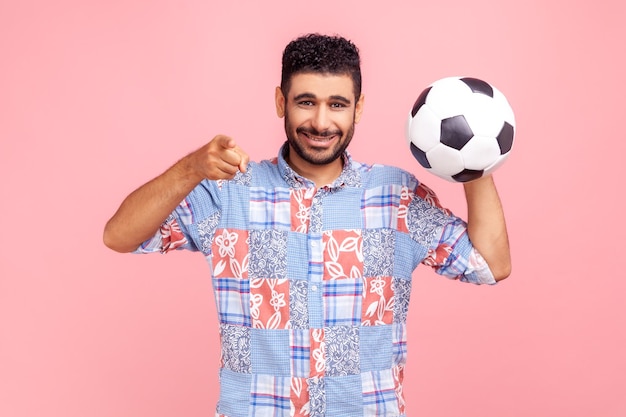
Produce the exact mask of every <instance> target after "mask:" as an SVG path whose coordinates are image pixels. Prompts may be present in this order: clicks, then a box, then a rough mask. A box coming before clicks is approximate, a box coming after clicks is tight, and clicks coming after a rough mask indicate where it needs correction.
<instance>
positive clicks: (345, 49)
mask: <svg viewBox="0 0 626 417" xmlns="http://www.w3.org/2000/svg"><path fill="white" fill-rule="evenodd" d="M299 73H321V74H333V75H349V76H350V77H351V78H352V82H353V84H354V95H355V97H356V98H357V99H358V98H359V97H360V96H361V59H360V57H359V50H358V48H357V47H356V46H355V45H354V44H353V43H352V42H351V41H349V40H347V39H345V38H343V37H341V36H328V35H320V34H318V33H310V34H308V35H303V36H300V37H299V38H296V39H294V40H292V41H291V42H290V43H289V44H287V46H286V47H285V50H284V51H283V61H282V76H281V80H280V88H281V90H282V91H283V94H284V95H285V96H287V93H288V92H289V88H290V87H291V77H292V76H293V75H295V74H299Z"/></svg>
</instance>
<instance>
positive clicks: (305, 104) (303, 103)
mask: <svg viewBox="0 0 626 417" xmlns="http://www.w3.org/2000/svg"><path fill="white" fill-rule="evenodd" d="M298 104H299V105H300V106H312V105H313V102H312V101H310V100H304V101H299V102H298Z"/></svg>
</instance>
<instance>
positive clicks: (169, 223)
mask: <svg viewBox="0 0 626 417" xmlns="http://www.w3.org/2000/svg"><path fill="white" fill-rule="evenodd" d="M192 222H193V213H192V211H191V206H190V204H189V201H188V200H187V199H185V200H183V201H182V202H181V203H180V204H179V205H178V207H177V208H176V209H175V210H174V211H173V212H172V213H171V214H170V215H169V216H168V217H167V219H165V221H164V222H163V223H162V224H161V226H160V227H159V229H158V230H157V231H156V232H155V234H154V235H153V236H152V237H151V238H149V239H148V240H146V241H145V242H143V243H142V244H141V245H140V246H139V247H138V248H137V249H136V250H135V251H134V252H133V253H137V254H145V253H156V252H160V253H168V252H170V251H173V250H181V249H187V250H193V251H195V250H197V249H196V247H195V246H194V245H193V241H192V239H191V238H190V235H189V232H188V230H189V227H190V226H191V224H192Z"/></svg>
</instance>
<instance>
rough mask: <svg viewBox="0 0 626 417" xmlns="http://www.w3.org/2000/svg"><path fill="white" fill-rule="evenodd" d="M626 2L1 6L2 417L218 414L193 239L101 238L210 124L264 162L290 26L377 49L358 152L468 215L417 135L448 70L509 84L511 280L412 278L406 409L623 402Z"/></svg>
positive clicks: (69, 2) (623, 411)
mask: <svg viewBox="0 0 626 417" xmlns="http://www.w3.org/2000/svg"><path fill="white" fill-rule="evenodd" d="M625 20H626V9H625V6H624V3H623V2H622V1H620V0H612V1H611V0H608V1H607V0H605V1H593V2H591V1H588V2H572V1H565V0H559V1H550V0H548V1H546V0H524V1H506V0H504V1H487V0H476V1H471V2H468V1H462V0H446V1H429V2H426V1H415V0H413V1H391V2H384V3H381V2H364V1H337V0H316V1H313V2H300V1H291V2H278V1H259V2H253V1H249V2H248V1H230V2H227V1H220V2H217V1H194V0H189V1H182V0H181V1H174V0H171V1H166V0H151V1H147V0H144V1H127V0H125V1H122V0H111V1H99V2H97V1H91V2H89V1H78V0H58V1H43V0H22V1H19V2H18V1H15V2H13V1H8V0H3V1H2V3H1V4H0V57H1V60H2V61H1V65H0V139H1V142H0V178H1V180H0V195H1V196H2V197H1V198H2V204H1V206H0V210H1V211H0V214H1V219H2V228H1V229H2V237H1V238H0V257H1V261H0V416H3V417H35V416H37V417H41V416H46V417H57V416H58V417H78V416H81V417H83V416H90V417H112V416H119V417H126V416H133V417H135V416H137V417H139V416H151V417H160V416H186V417H194V416H212V415H213V414H212V413H213V410H214V405H215V401H216V396H217V391H216V388H215V387H216V383H217V374H216V372H217V362H218V356H219V352H218V348H217V339H216V337H217V327H216V318H215V306H214V303H213V296H212V294H211V291H210V280H209V277H208V268H207V266H206V265H205V261H204V259H203V258H202V257H201V256H200V255H197V254H190V253H176V254H171V255H167V256H160V255H153V256H132V255H120V254H116V253H114V252H111V251H109V250H107V249H106V248H105V247H104V246H103V245H102V243H101V234H102V228H103V225H104V223H105V221H106V220H107V219H108V218H109V217H110V215H111V214H112V213H113V211H114V210H115V209H116V208H117V206H118V204H119V203H120V201H121V200H122V198H123V197H124V196H126V195H127V194H128V193H129V192H130V191H132V190H133V189H134V188H135V187H137V186H139V185H140V184H141V183H143V182H145V181H147V180H149V179H150V178H152V177H154V176H155V175H157V174H159V173H160V172H161V171H163V170H164V169H166V168H167V167H168V166H169V165H170V164H172V163H173V162H174V161H175V160H176V159H178V158H179V157H181V156H183V155H184V154H185V153H187V152H189V151H192V150H194V149H195V148H197V147H199V146H200V145H202V144H203V143H204V142H205V141H207V140H209V139H210V138H212V137H213V136H214V135H215V134H217V133H226V134H229V135H232V136H233V137H235V138H236V139H237V140H238V141H239V142H240V144H241V145H242V146H244V147H245V148H246V149H247V150H248V152H249V153H250V154H251V156H252V157H253V158H254V159H257V160H258V159H262V158H265V157H271V156H274V155H275V154H276V149H277V147H278V146H279V145H280V144H281V143H282V141H283V132H282V120H280V119H278V118H276V116H275V113H274V107H273V97H274V87H275V86H276V85H277V84H278V81H279V70H280V65H279V61H280V54H281V52H282V48H283V47H284V45H285V44H286V42H288V41H289V40H291V39H292V38H293V37H295V36H297V35H299V34H302V33H305V32H309V31H320V32H326V33H341V34H343V35H345V36H347V37H349V38H351V39H353V40H354V41H355V42H356V43H357V45H359V46H360V48H361V51H362V58H363V73H364V93H365V95H366V104H365V112H364V115H363V119H362V122H361V123H360V124H359V125H358V126H357V131H356V136H355V140H354V142H353V145H352V147H351V150H352V153H353V155H354V156H355V158H357V159H360V160H363V161H366V162H374V161H376V162H384V163H392V164H395V165H399V166H402V167H405V168H408V169H410V170H412V171H414V172H416V173H418V175H419V176H420V177H421V178H422V179H423V180H424V181H425V182H426V183H427V184H428V185H430V186H431V187H432V188H434V189H435V190H436V191H437V192H438V194H439V196H440V198H441V199H442V200H443V201H444V202H445V203H446V205H447V206H448V207H450V208H451V209H453V210H454V211H456V212H457V213H459V214H464V202H463V197H462V189H461V187H460V186H458V185H455V184H449V183H445V182H444V181H443V180H440V179H438V178H436V177H434V176H431V175H430V174H428V173H426V172H423V171H421V168H420V167H419V166H418V165H417V162H416V161H415V160H414V159H413V158H412V156H411V155H410V152H409V151H408V149H407V147H406V145H405V140H404V133H403V128H404V120H405V116H406V114H407V112H408V111H409V109H410V108H411V106H412V104H413V101H414V100H415V98H416V97H417V95H418V94H419V92H421V90H422V89H423V88H424V87H425V86H426V85H427V84H429V83H431V82H432V81H434V80H436V79H439V78H442V77H444V76H450V75H471V76H475V77H478V78H483V79H485V80H487V81H490V82H492V83H493V84H494V85H495V86H496V87H498V88H499V89H500V90H501V91H502V92H503V93H504V94H505V95H506V96H507V97H508V98H509V101H510V102H511V104H512V106H513V108H514V110H515V113H516V117H517V123H518V131H517V132H518V133H517V138H516V144H515V148H514V151H513V154H512V156H511V157H510V158H509V160H508V161H507V163H506V164H505V165H504V166H503V167H502V168H500V170H499V171H498V172H497V173H496V181H497V183H498V185H499V189H500V193H501V197H502V200H503V203H504V205H505V209H506V213H507V221H508V225H509V229H510V237H511V245H512V250H513V261H514V268H513V274H512V276H511V277H510V278H509V279H508V280H506V281H504V282H503V283H502V284H500V285H498V286H496V287H489V288H487V287H482V288H481V287H475V286H471V285H463V284H460V283H457V282H451V281H447V280H445V279H442V278H439V277H437V276H435V275H434V274H432V273H431V272H430V271H427V270H425V269H424V270H418V272H416V274H415V285H414V290H413V299H412V311H411V312H410V314H409V322H410V328H411V333H410V340H409V363H408V377H407V381H406V389H407V396H408V401H409V407H410V410H411V417H417V416H429V417H457V416H458V417H461V416H463V417H474V416H475V417H492V416H493V417H496V416H497V417H518V416H519V417H522V416H534V417H541V416H550V417H560V416H564V417H578V416H580V417H582V416H585V417H587V416H594V417H598V416H602V417H622V416H624V415H626V395H625V394H624V392H625V390H626V354H625V353H624V352H625V350H626V303H625V294H626V283H625V279H624V277H625V275H626V274H625V273H624V271H623V270H622V266H623V265H622V261H623V260H624V259H623V258H622V256H623V249H622V246H623V245H622V243H621V241H622V239H623V236H624V233H625V232H626V229H625V227H624V221H623V220H619V217H620V216H623V214H624V209H625V208H626V207H625V205H624V203H623V201H622V198H621V196H620V194H621V193H622V190H623V181H622V178H621V175H623V170H624V155H625V152H626V146H625V144H624V143H625V139H626V138H625V137H624V128H623V127H622V126H621V122H622V121H623V120H624V97H626V86H625V81H624V74H625V73H626V65H625V64H624V58H623V56H624V42H625V41H626V30H625V29H624V21H625Z"/></svg>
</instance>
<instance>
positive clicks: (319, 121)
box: [312, 106, 330, 132]
mask: <svg viewBox="0 0 626 417" xmlns="http://www.w3.org/2000/svg"><path fill="white" fill-rule="evenodd" d="M312 125H313V127H314V128H315V130H317V131H318V132H324V131H326V130H328V128H330V113H329V110H328V108H327V107H326V106H318V108H317V110H316V112H315V115H314V116H313V121H312Z"/></svg>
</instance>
